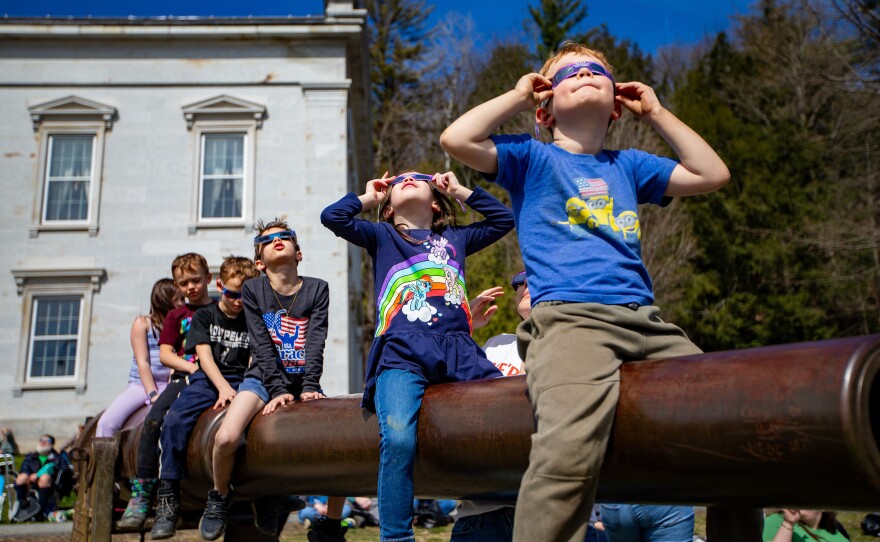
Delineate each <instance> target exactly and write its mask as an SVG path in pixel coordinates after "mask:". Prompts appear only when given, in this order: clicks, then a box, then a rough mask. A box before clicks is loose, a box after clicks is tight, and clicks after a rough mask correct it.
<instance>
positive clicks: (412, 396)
mask: <svg viewBox="0 0 880 542" xmlns="http://www.w3.org/2000/svg"><path fill="white" fill-rule="evenodd" d="M452 199H457V200H459V201H462V202H464V203H465V204H467V205H469V206H470V207H471V208H472V209H474V210H475V211H477V212H479V213H481V214H482V215H483V216H485V217H486V220H484V221H481V222H476V223H473V224H470V225H467V226H456V225H455V210H454V207H453V206H452V203H451V200H452ZM377 208H378V209H379V219H380V222H378V223H374V222H370V221H367V220H361V219H359V218H357V215H359V214H360V213H361V212H365V211H371V210H373V209H377ZM321 223H323V224H324V226H326V227H327V228H329V229H330V230H331V231H332V232H333V233H335V234H336V235H337V236H339V237H342V238H343V239H345V240H347V241H349V242H351V243H353V244H355V245H358V246H361V247H364V248H366V249H367V252H368V253H369V254H370V257H371V258H372V260H373V280H374V286H375V292H376V333H375V337H374V339H373V344H372V346H371V348H370V353H369V357H368V360H367V374H366V385H365V389H364V397H363V402H362V405H363V406H364V407H365V408H367V409H368V410H371V411H375V412H376V417H377V420H378V422H379V436H380V448H379V483H378V488H379V491H378V497H379V509H380V510H381V512H380V513H381V515H382V519H381V522H380V530H381V534H380V536H381V540H383V541H391V540H394V541H398V540H400V541H403V540H414V539H415V538H414V534H413V530H412V520H413V496H414V489H413V463H414V458H415V452H416V430H417V427H416V424H417V421H418V415H419V409H420V408H421V403H422V396H423V395H424V393H425V388H426V387H427V386H428V385H430V384H435V383H440V382H455V381H461V380H476V379H480V378H490V377H498V376H501V374H500V373H499V372H498V369H496V368H495V366H494V365H492V362H490V361H489V360H488V359H486V355H485V353H484V352H483V350H482V349H480V347H479V346H477V344H476V343H475V342H474V341H473V339H472V338H471V312H470V307H469V304H468V301H467V297H466V295H467V289H466V287H465V268H464V266H465V256H467V255H468V254H472V253H474V252H477V251H478V250H481V249H483V248H485V247H487V246H489V245H491V244H492V243H494V242H495V241H497V240H498V239H501V238H502V237H504V235H505V234H506V233H507V232H509V231H510V230H511V229H512V228H513V218H512V215H511V213H510V209H508V208H507V207H505V206H504V205H503V204H502V203H501V202H500V201H498V200H497V199H495V198H494V197H493V196H491V195H490V194H489V193H488V192H486V191H485V190H483V189H482V188H479V187H477V188H475V189H473V190H471V189H469V188H466V187H464V186H462V185H461V184H459V182H458V179H457V178H456V177H455V175H453V174H452V172H447V173H443V174H440V173H435V174H434V175H426V174H422V173H415V172H407V173H403V174H400V175H397V176H396V177H389V176H388V174H387V173H386V174H385V175H383V176H382V178H381V179H374V180H372V181H370V182H368V183H367V188H366V191H365V192H364V194H362V195H361V196H357V195H355V194H354V193H353V192H352V193H349V194H347V195H346V196H344V197H343V198H342V199H341V200H339V201H338V202H336V203H334V204H332V205H330V206H329V207H327V208H326V209H324V211H323V212H322V213H321Z"/></svg>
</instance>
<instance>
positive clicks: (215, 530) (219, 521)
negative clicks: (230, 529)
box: [199, 486, 235, 540]
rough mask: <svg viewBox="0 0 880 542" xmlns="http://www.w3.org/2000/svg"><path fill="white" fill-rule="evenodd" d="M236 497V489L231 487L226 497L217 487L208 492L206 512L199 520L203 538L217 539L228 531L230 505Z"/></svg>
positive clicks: (200, 532) (200, 533)
mask: <svg viewBox="0 0 880 542" xmlns="http://www.w3.org/2000/svg"><path fill="white" fill-rule="evenodd" d="M234 497H235V491H233V489H232V487H231V486H230V487H229V492H228V493H227V494H226V497H224V496H223V495H221V494H220V492H219V491H217V490H216V489H212V490H211V491H209V492H208V502H206V503H205V512H204V513H203V514H202V519H201V520H199V535H201V537H202V539H203V540H217V539H218V538H220V537H221V536H223V533H224V532H226V518H227V516H228V514H229V505H231V504H232V499H233V498H234Z"/></svg>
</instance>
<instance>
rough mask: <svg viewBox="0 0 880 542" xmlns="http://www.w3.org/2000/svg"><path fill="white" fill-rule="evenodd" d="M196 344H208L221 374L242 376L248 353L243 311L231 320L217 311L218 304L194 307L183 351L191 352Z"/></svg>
mask: <svg viewBox="0 0 880 542" xmlns="http://www.w3.org/2000/svg"><path fill="white" fill-rule="evenodd" d="M198 344H208V345H210V346H211V354H212V355H213V356H214V363H216V364H217V368H218V369H220V372H221V373H223V374H224V375H238V376H243V375H244V372H245V370H246V369H247V367H248V360H249V359H250V355H251V350H250V342H249V338H248V327H247V320H246V319H245V317H244V311H242V312H241V313H239V315H238V317H237V318H235V319H232V318H229V317H228V316H226V315H225V314H224V313H223V311H222V310H220V304H219V303H214V304H211V305H208V306H207V307H203V308H201V309H199V310H197V311H196V313H195V314H194V315H193V318H192V326H191V327H190V330H189V335H187V338H186V351H187V353H195V351H196V345H198Z"/></svg>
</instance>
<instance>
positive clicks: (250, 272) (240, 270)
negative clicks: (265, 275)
mask: <svg viewBox="0 0 880 542" xmlns="http://www.w3.org/2000/svg"><path fill="white" fill-rule="evenodd" d="M259 276H260V270H259V269H257V266H255V265H254V262H252V261H251V260H249V259H247V258H245V257H244V256H228V257H226V259H224V260H223V263H222V264H220V281H221V282H223V283H224V284H225V283H226V281H228V280H229V279H233V278H240V279H241V282H244V281H246V280H248V279H252V278H256V277H259Z"/></svg>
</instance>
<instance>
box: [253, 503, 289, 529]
mask: <svg viewBox="0 0 880 542" xmlns="http://www.w3.org/2000/svg"><path fill="white" fill-rule="evenodd" d="M283 501H284V497H282V496H279V495H264V496H262V497H259V498H257V499H254V500H253V501H252V502H251V510H253V512H254V526H255V527H256V528H257V530H258V531H260V533H262V534H264V535H267V536H278V533H279V532H280V531H281V529H280V527H282V526H281V525H279V523H281V515H282V514H284V513H285V512H284V511H283V510H282V509H281V503H282V502H283Z"/></svg>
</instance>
